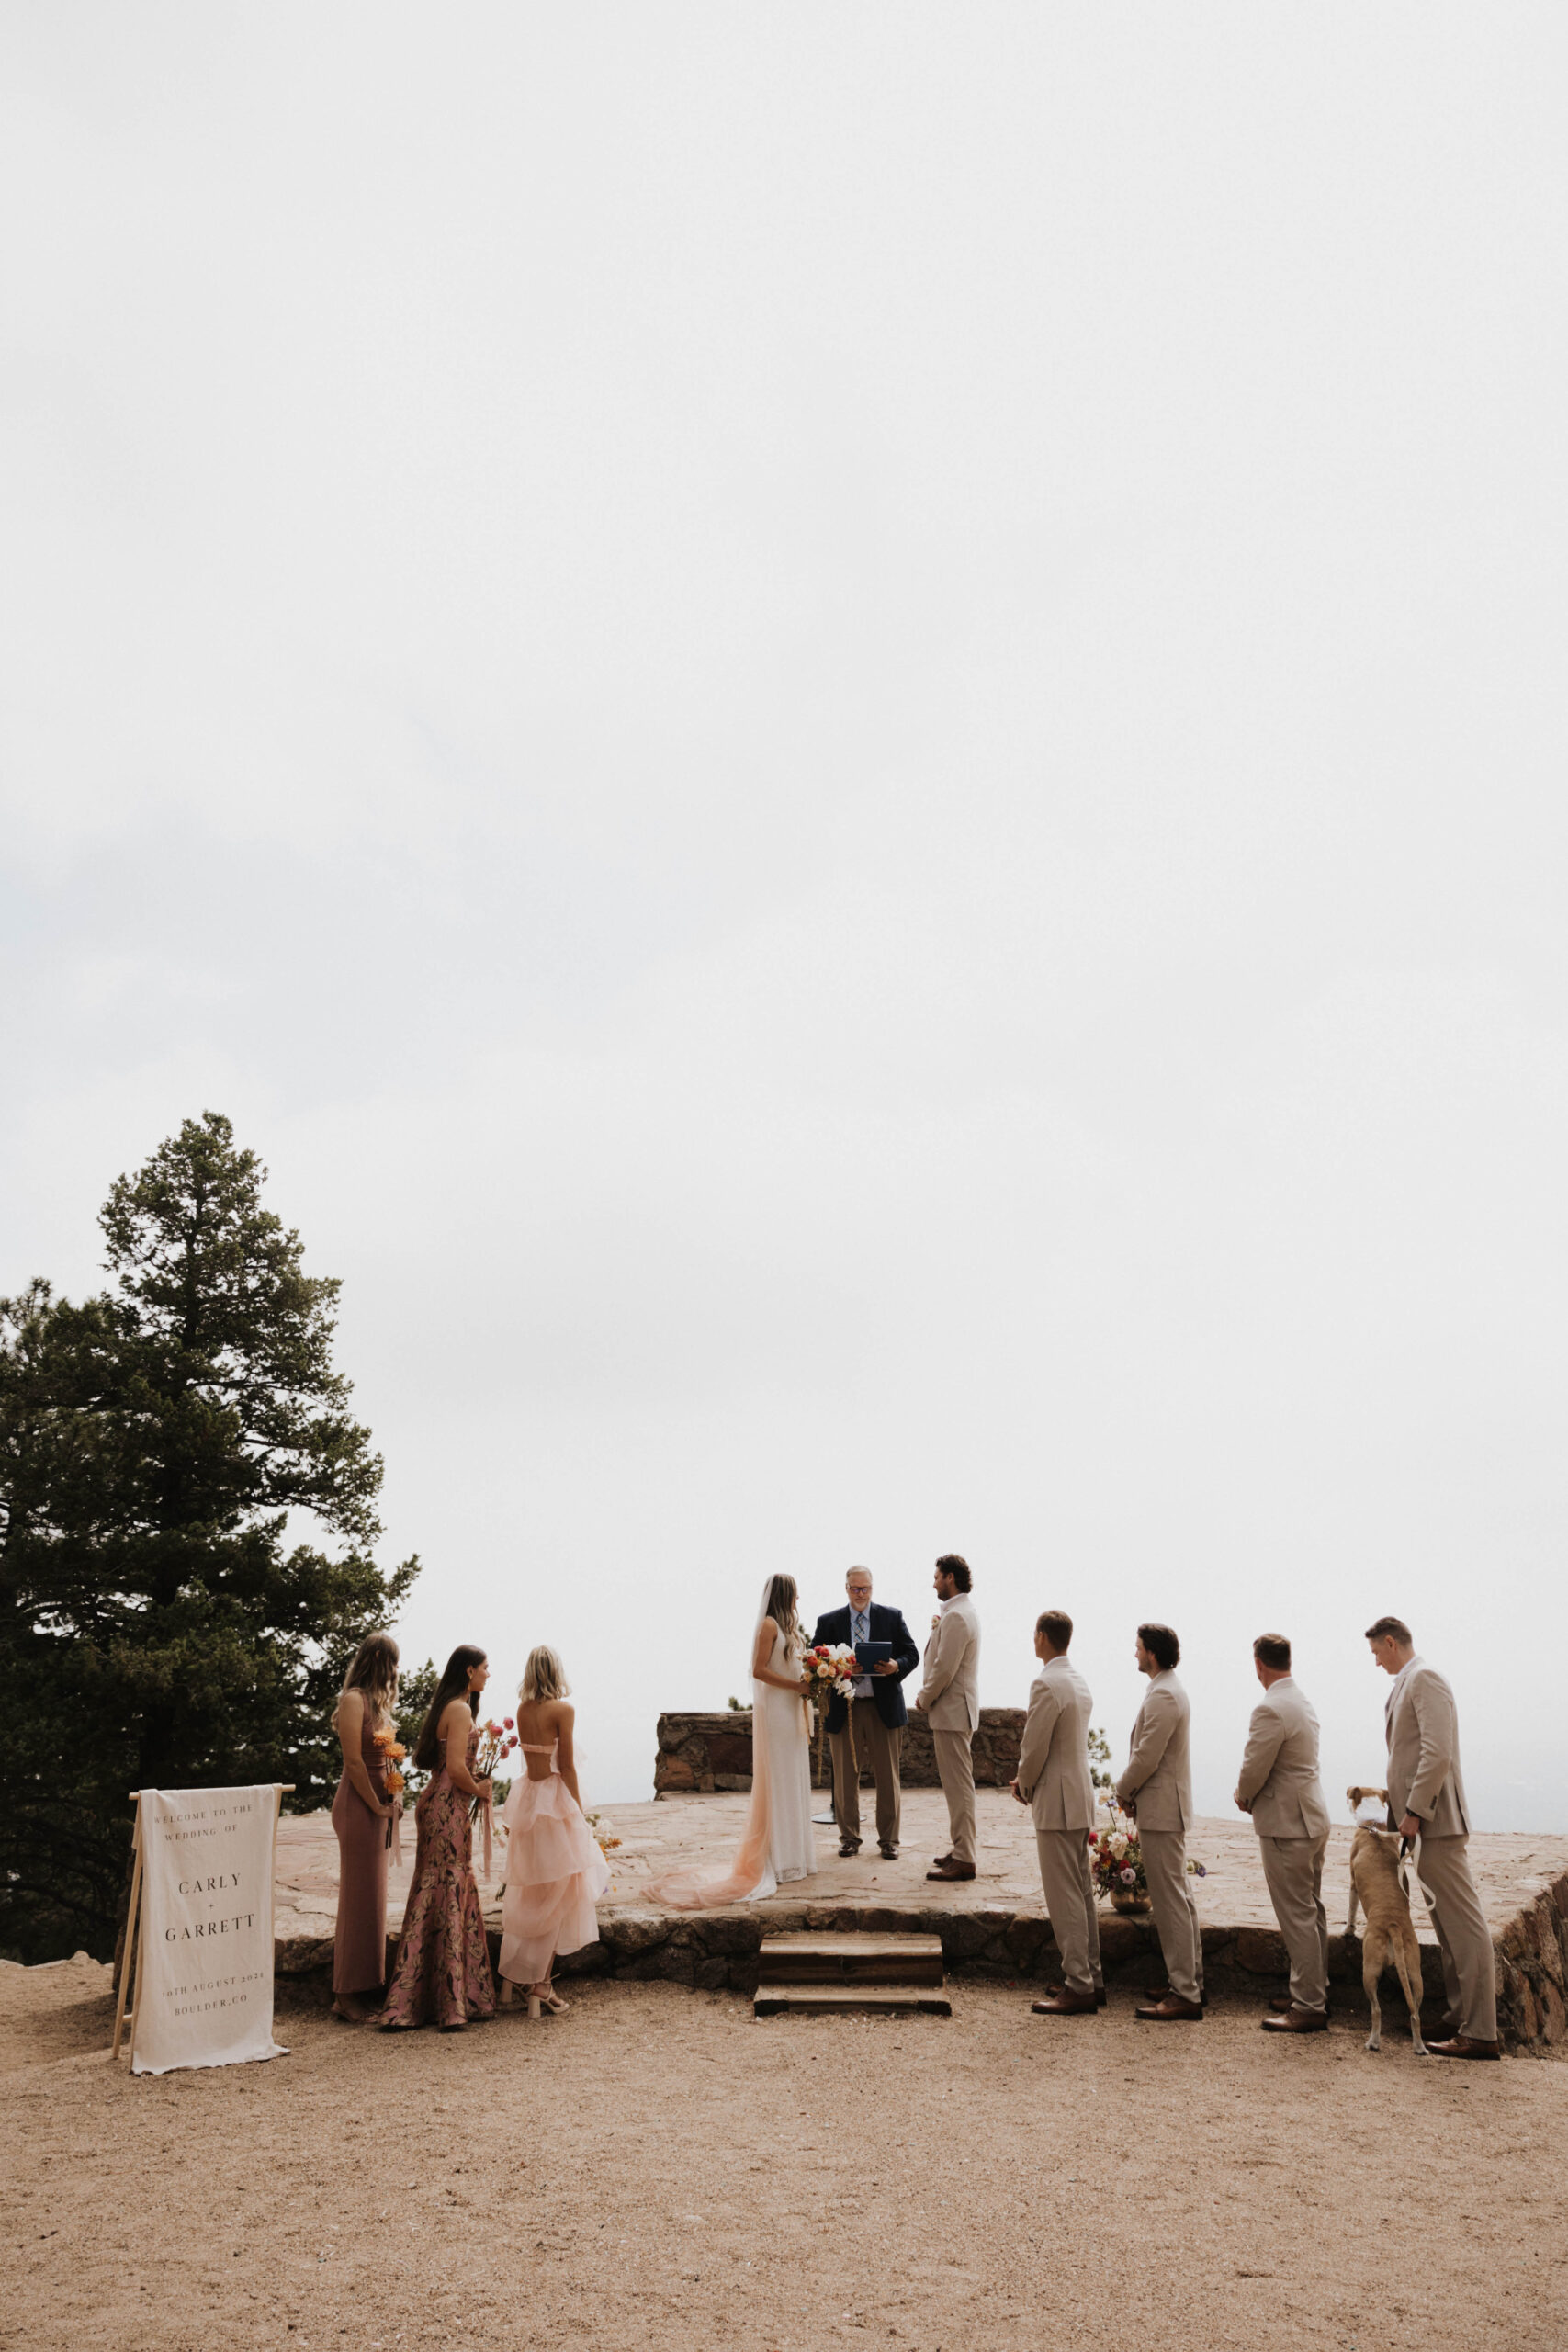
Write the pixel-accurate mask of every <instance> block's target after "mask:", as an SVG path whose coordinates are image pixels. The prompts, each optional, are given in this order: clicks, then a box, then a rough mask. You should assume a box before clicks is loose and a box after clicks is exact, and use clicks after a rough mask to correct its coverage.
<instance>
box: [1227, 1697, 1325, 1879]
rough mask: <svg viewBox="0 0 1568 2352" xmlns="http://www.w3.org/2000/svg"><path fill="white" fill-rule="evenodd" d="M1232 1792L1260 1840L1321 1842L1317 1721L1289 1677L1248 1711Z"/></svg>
mask: <svg viewBox="0 0 1568 2352" xmlns="http://www.w3.org/2000/svg"><path fill="white" fill-rule="evenodd" d="M1235 1792H1236V1794H1237V1796H1238V1797H1239V1798H1240V1799H1241V1801H1242V1803H1243V1804H1245V1805H1246V1807H1247V1811H1248V1812H1249V1813H1250V1814H1251V1815H1252V1826H1253V1827H1254V1829H1256V1830H1257V1832H1258V1836H1259V1837H1260V1838H1324V1837H1326V1836H1327V1834H1328V1827H1329V1820H1328V1806H1327V1804H1325V1800H1324V1794H1323V1783H1322V1781H1320V1780H1319V1779H1318V1777H1317V1717H1316V1715H1315V1714H1314V1713H1313V1710H1312V1707H1311V1705H1310V1703H1309V1702H1308V1700H1307V1697H1306V1694H1305V1692H1304V1691H1302V1690H1300V1689H1299V1688H1298V1687H1297V1685H1296V1683H1295V1682H1294V1681H1293V1680H1292V1678H1291V1676H1290V1675H1288V1674H1287V1675H1285V1676H1284V1677H1282V1679H1280V1681H1278V1682H1271V1683H1270V1684H1269V1688H1268V1690H1267V1691H1265V1692H1264V1693H1263V1696H1262V1698H1261V1699H1260V1700H1259V1701H1258V1704H1257V1706H1256V1707H1254V1709H1253V1710H1252V1724H1251V1728H1250V1729H1249V1730H1248V1732H1247V1753H1246V1755H1245V1756H1244V1757H1243V1758H1242V1759H1241V1771H1240V1773H1239V1774H1238V1776H1237V1779H1236V1784H1235Z"/></svg>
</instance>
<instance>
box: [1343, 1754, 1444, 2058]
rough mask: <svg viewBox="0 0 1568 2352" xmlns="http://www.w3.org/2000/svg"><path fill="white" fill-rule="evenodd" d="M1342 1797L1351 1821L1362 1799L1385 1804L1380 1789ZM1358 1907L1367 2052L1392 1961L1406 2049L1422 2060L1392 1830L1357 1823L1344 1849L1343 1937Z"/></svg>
mask: <svg viewBox="0 0 1568 2352" xmlns="http://www.w3.org/2000/svg"><path fill="white" fill-rule="evenodd" d="M1345 1795H1346V1798H1347V1800H1348V1804H1349V1807H1350V1814H1351V1818H1352V1819H1354V1818H1355V1814H1356V1809H1357V1807H1358V1806H1359V1805H1360V1804H1364V1803H1365V1801H1366V1799H1367V1798H1368V1797H1375V1798H1376V1799H1377V1800H1378V1802H1379V1804H1382V1806H1384V1807H1385V1809H1386V1807H1387V1804H1388V1791H1387V1790H1386V1789H1361V1788H1352V1789H1347V1790H1346V1792H1345ZM1357 1905H1359V1906H1360V1908H1361V1910H1362V1911H1363V1912H1364V1913H1365V1914H1366V1921H1367V1932H1366V1934H1365V1935H1364V1936H1363V1937H1362V1939H1361V1984H1362V1986H1363V1988H1364V1990H1365V1992H1366V1996H1367V1999H1368V2002H1369V2003H1370V2005H1371V2012H1372V2030H1371V2033H1369V2034H1368V2036H1367V2048H1368V2049H1369V2050H1381V2049H1382V2008H1381V2007H1380V2006H1379V2003H1378V1982H1379V1979H1380V1978H1381V1977H1382V1973H1383V1970H1384V1969H1385V1968H1386V1967H1387V1966H1388V1965H1389V1963H1390V1962H1393V1967H1394V1970H1395V1972H1396V1973H1397V1974H1398V1977H1399V1982H1400V1986H1401V1988H1402V1990H1403V1992H1404V2000H1405V2006H1406V2007H1408V2009H1409V2011H1410V2040H1411V2043H1412V2046H1413V2047H1414V2049H1415V2052H1416V2057H1417V2058H1425V2056H1426V2055H1427V2045H1426V2043H1425V2042H1424V2041H1422V2039H1421V1947H1420V1945H1419V1944H1418V1943H1417V1942H1416V1929H1415V1928H1414V1927H1413V1925H1412V1924H1411V1918H1410V1896H1409V1893H1408V1891H1407V1889H1406V1887H1405V1885H1404V1881H1403V1880H1402V1879H1401V1877H1400V1871H1399V1840H1398V1838H1396V1837H1394V1836H1393V1833H1392V1831H1390V1830H1386V1829H1378V1828H1374V1826H1373V1825H1372V1824H1371V1822H1370V1821H1363V1822H1360V1823H1359V1824H1358V1826H1357V1829H1356V1835H1355V1838H1353V1840H1352V1841H1351V1846H1350V1916H1349V1917H1348V1919H1347V1921H1346V1923H1345V1932H1346V1934H1347V1935H1348V1936H1353V1935H1354V1934H1355V1932H1356V1908H1357Z"/></svg>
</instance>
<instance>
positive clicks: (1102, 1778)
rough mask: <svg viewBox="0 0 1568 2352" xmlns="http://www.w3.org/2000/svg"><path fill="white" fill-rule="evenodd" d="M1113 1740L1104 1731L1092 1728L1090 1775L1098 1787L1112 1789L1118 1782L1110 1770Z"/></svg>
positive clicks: (1090, 1734)
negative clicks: (1112, 1776) (1113, 1778)
mask: <svg viewBox="0 0 1568 2352" xmlns="http://www.w3.org/2000/svg"><path fill="white" fill-rule="evenodd" d="M1110 1763H1111V1742H1110V1741H1109V1740H1108V1739H1107V1738H1106V1736H1105V1734H1104V1733H1103V1732H1102V1731H1099V1730H1093V1729H1091V1730H1090V1732H1089V1779H1090V1781H1092V1782H1093V1783H1094V1786H1095V1787H1096V1788H1097V1789H1111V1788H1114V1787H1115V1785H1116V1783H1115V1781H1113V1780H1112V1779H1111V1773H1110V1770H1109V1769H1108V1768H1109V1766H1110Z"/></svg>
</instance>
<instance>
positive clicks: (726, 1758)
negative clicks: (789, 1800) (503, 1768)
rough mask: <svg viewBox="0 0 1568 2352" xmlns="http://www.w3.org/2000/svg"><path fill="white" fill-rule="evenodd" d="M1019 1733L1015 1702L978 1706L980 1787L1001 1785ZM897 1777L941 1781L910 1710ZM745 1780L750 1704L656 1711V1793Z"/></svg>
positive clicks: (914, 1783) (925, 1784)
mask: <svg viewBox="0 0 1568 2352" xmlns="http://www.w3.org/2000/svg"><path fill="white" fill-rule="evenodd" d="M1022 1736H1023V1709H1022V1708H1021V1707H982V1708H981V1710H980V1723H979V1728H978V1729H977V1730H976V1734H975V1742H974V1754H975V1784H976V1788H982V1789H1005V1788H1006V1786H1007V1784H1008V1782H1009V1781H1010V1780H1011V1778H1012V1776H1013V1770H1014V1768H1015V1766H1016V1765H1017V1763H1018V1743H1019V1741H1020V1740H1021V1738H1022ZM822 1765H823V1773H824V1775H825V1776H826V1775H827V1774H828V1772H829V1763H828V1753H827V1748H826V1745H824V1747H823V1755H822ZM811 1778H812V1781H813V1783H814V1784H816V1783H817V1781H818V1771H817V1743H816V1740H815V1739H813V1741H812V1743H811ZM899 1778H900V1779H901V1780H902V1781H903V1783H904V1786H905V1787H906V1788H907V1789H934V1788H937V1787H939V1786H940V1785H941V1783H940V1782H939V1781H938V1778H937V1769H936V1757H935V1754H934V1753H933V1751H932V1748H931V1726H930V1724H928V1723H927V1722H926V1719H925V1717H924V1716H923V1715H918V1714H916V1713H914V1712H913V1710H911V1711H910V1714H909V1720H908V1724H906V1725H905V1729H904V1750H903V1757H902V1760H901V1762H900V1765H899ZM870 1780H871V1775H870V1773H869V1772H867V1771H863V1772H862V1774H861V1784H862V1786H863V1787H864V1786H866V1785H868V1784H869V1782H870ZM750 1785H751V1710H750V1707H742V1708H739V1709H731V1710H730V1711H729V1713H727V1714H722V1715H660V1718H659V1748H658V1753H657V1755H656V1756H655V1758H654V1763H653V1793H654V1795H655V1796H656V1797H658V1796H662V1795H663V1794H664V1792H665V1791H666V1790H667V1789H671V1790H673V1789H679V1790H680V1791H682V1793H686V1792H690V1791H692V1790H700V1791H701V1792H703V1793H704V1794H708V1793H711V1792H712V1791H714V1790H715V1789H749V1788H750Z"/></svg>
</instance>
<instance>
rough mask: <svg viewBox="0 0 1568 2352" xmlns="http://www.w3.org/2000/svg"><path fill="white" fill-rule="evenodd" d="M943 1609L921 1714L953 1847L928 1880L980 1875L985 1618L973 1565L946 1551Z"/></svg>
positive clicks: (940, 1588)
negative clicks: (979, 1742) (978, 1737)
mask: <svg viewBox="0 0 1568 2352" xmlns="http://www.w3.org/2000/svg"><path fill="white" fill-rule="evenodd" d="M932 1581H933V1583H934V1584H935V1586H936V1597H937V1600H938V1603H939V1611H938V1615H937V1617H936V1620H935V1622H934V1623H933V1624H932V1626H931V1640H930V1641H929V1642H928V1643H927V1644H926V1655H925V1663H924V1669H923V1670H924V1676H925V1679H924V1681H923V1682H922V1684H921V1686H920V1692H919V1697H918V1698H917V1700H916V1701H915V1708H916V1712H917V1713H919V1714H922V1715H924V1716H925V1718H926V1720H927V1722H928V1723H929V1724H931V1747H932V1750H933V1752H934V1753H935V1756H936V1770H937V1778H938V1779H939V1780H940V1781H941V1782H942V1794H943V1796H944V1797H945V1798H946V1799H947V1834H948V1836H949V1838H951V1839H952V1841H953V1842H952V1845H951V1846H950V1847H949V1849H948V1850H947V1852H946V1853H945V1854H939V1855H938V1856H937V1857H936V1867H935V1869H934V1870H929V1871H927V1872H926V1876H927V1877H928V1878H943V1879H949V1878H960V1879H962V1878H973V1877H974V1875H975V1753H974V1746H975V1726H976V1724H977V1723H978V1722H979V1720H980V1620H979V1618H978V1617H977V1616H976V1613H975V1603H974V1602H973V1600H971V1599H970V1598H969V1589H970V1583H971V1578H970V1575H969V1563H968V1561H967V1560H965V1559H964V1556H963V1555H962V1554H961V1553H958V1552H944V1553H943V1554H942V1558H941V1559H940V1560H939V1561H938V1562H937V1564H936V1575H935V1577H933V1579H932Z"/></svg>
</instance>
